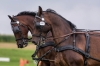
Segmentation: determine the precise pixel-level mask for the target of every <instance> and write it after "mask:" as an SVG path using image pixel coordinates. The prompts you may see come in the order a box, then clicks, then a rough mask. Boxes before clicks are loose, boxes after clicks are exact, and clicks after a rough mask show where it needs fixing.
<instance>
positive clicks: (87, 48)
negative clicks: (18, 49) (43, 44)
mask: <svg viewBox="0 0 100 66" xmlns="http://www.w3.org/2000/svg"><path fill="white" fill-rule="evenodd" d="M36 17H37V16H36ZM37 18H40V19H41V20H42V18H41V17H39V16H38V17H37ZM42 22H44V20H42ZM44 23H45V22H44ZM44 23H43V25H41V24H39V23H37V22H36V25H38V26H39V27H41V26H42V27H43V26H45V24H44ZM77 30H78V29H77ZM79 30H81V29H79ZM92 31H98V30H92ZM92 31H87V30H85V31H84V30H83V31H80V32H77V31H76V30H75V29H74V30H73V32H72V33H69V34H66V35H63V36H60V37H54V38H52V39H59V38H62V37H65V38H64V39H63V40H62V41H60V42H59V43H58V44H55V45H54V47H53V48H51V49H50V50H49V51H47V52H46V53H45V54H44V55H42V56H41V57H40V58H34V56H35V55H36V54H33V60H38V61H40V60H41V61H44V59H43V57H44V56H46V55H47V54H48V53H50V52H51V51H52V50H55V51H56V52H63V51H65V50H72V51H74V52H77V53H79V54H81V55H82V56H83V57H84V66H87V59H93V60H95V61H98V62H100V60H99V59H96V58H94V57H92V56H90V54H89V52H90V35H89V32H92ZM41 33H42V32H41ZM41 33H40V34H41ZM76 34H84V35H85V38H86V46H85V51H83V50H82V49H79V48H78V47H76ZM72 35H73V44H72V45H70V44H69V45H66V46H59V47H58V45H60V44H61V43H63V42H64V41H66V40H67V39H68V38H69V37H70V36H72ZM33 36H35V35H33ZM35 37H36V36H35ZM38 37H41V36H38ZM45 61H48V60H45Z"/></svg>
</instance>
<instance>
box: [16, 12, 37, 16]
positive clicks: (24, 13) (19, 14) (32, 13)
mask: <svg viewBox="0 0 100 66" xmlns="http://www.w3.org/2000/svg"><path fill="white" fill-rule="evenodd" d="M22 15H29V16H34V17H35V15H36V13H35V12H31V11H22V12H20V13H18V14H17V15H16V16H22Z"/></svg>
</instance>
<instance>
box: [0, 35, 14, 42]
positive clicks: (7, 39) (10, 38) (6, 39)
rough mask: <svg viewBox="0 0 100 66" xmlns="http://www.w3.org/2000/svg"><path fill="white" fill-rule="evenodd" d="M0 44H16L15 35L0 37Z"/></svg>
mask: <svg viewBox="0 0 100 66" xmlns="http://www.w3.org/2000/svg"><path fill="white" fill-rule="evenodd" d="M0 42H16V41H15V37H14V36H13V35H0Z"/></svg>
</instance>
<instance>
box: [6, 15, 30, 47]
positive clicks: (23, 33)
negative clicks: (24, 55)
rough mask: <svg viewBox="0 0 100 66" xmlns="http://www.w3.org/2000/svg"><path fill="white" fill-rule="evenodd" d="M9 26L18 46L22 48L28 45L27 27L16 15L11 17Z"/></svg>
mask: <svg viewBox="0 0 100 66" xmlns="http://www.w3.org/2000/svg"><path fill="white" fill-rule="evenodd" d="M8 17H9V18H10V20H11V28H12V31H13V33H14V36H15V38H16V42H17V46H18V48H24V47H26V46H27V45H28V28H27V26H25V25H24V24H22V23H21V21H19V20H18V19H17V18H16V16H13V17H11V16H10V15H8Z"/></svg>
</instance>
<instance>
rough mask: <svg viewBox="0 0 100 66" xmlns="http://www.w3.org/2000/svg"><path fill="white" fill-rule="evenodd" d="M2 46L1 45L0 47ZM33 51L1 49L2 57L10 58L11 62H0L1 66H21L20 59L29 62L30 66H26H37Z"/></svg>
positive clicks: (27, 65)
mask: <svg viewBox="0 0 100 66" xmlns="http://www.w3.org/2000/svg"><path fill="white" fill-rule="evenodd" d="M0 46H1V45H0ZM33 52H34V51H33V50H27V49H18V48H17V49H14V48H10V49H9V48H7V47H6V48H0V57H9V58H10V62H0V66H19V60H20V58H22V59H26V60H28V61H29V64H26V65H25V66H36V64H35V63H34V62H33V60H32V58H31V55H32V54H33Z"/></svg>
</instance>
